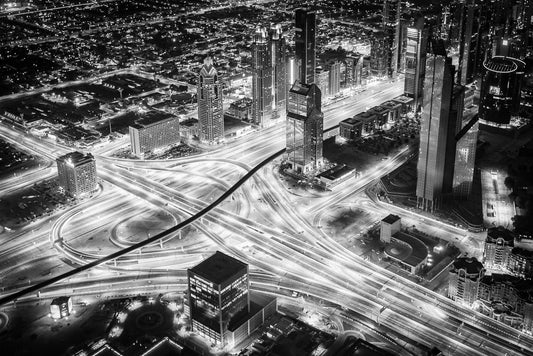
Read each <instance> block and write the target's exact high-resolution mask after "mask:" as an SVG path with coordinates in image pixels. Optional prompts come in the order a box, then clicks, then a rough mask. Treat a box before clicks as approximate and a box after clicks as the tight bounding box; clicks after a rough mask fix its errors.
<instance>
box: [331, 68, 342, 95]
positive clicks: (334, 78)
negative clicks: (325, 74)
mask: <svg viewBox="0 0 533 356" xmlns="http://www.w3.org/2000/svg"><path fill="white" fill-rule="evenodd" d="M328 82H329V85H328V95H329V96H333V95H336V94H337V93H338V92H339V91H340V90H341V64H340V62H335V63H333V64H332V65H331V66H330V67H329V78H328Z"/></svg>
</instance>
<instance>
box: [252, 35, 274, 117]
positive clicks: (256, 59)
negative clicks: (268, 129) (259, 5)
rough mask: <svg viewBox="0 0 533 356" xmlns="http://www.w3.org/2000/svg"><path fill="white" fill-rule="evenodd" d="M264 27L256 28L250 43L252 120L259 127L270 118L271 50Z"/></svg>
mask: <svg viewBox="0 0 533 356" xmlns="http://www.w3.org/2000/svg"><path fill="white" fill-rule="evenodd" d="M269 42H270V41H269V39H268V37H267V32H266V29H265V28H263V27H259V28H257V31H256V32H255V35H254V42H253V45H252V120H253V122H254V124H256V125H259V126H261V127H263V126H266V125H268V124H269V123H270V120H271V119H272V52H271V46H270V43H269Z"/></svg>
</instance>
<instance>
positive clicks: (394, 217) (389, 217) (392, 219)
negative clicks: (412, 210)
mask: <svg viewBox="0 0 533 356" xmlns="http://www.w3.org/2000/svg"><path fill="white" fill-rule="evenodd" d="M398 220H400V217H399V216H398V215H394V214H389V215H387V216H386V217H385V218H383V220H381V221H383V222H385V223H387V224H394V223H395V222H396V221H398Z"/></svg>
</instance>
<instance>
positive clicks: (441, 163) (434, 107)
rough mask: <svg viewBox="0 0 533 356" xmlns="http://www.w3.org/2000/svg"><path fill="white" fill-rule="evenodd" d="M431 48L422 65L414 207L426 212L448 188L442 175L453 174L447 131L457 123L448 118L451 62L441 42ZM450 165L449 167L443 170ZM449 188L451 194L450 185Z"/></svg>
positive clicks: (451, 72)
mask: <svg viewBox="0 0 533 356" xmlns="http://www.w3.org/2000/svg"><path fill="white" fill-rule="evenodd" d="M431 47H432V48H431V51H430V54H429V55H428V58H427V61H426V76H425V80H424V98H423V110H422V118H421V128H420V152H419V155H418V165H417V176H418V177H417V186H416V196H417V205H418V207H419V208H421V209H424V210H428V211H434V210H435V209H436V208H437V207H438V206H439V205H440V203H441V199H442V195H443V191H446V190H447V188H448V187H446V184H448V183H447V182H445V174H446V173H445V172H446V171H447V170H451V171H452V172H453V162H449V161H450V160H449V159H447V151H450V150H449V147H448V145H449V144H450V142H452V143H455V139H454V138H455V137H454V135H450V132H455V131H456V129H457V128H456V127H450V125H451V126H454V125H457V123H456V121H457V120H456V119H454V118H452V117H451V116H452V115H451V111H452V95H453V89H454V87H453V75H454V69H453V66H452V62H451V58H449V57H447V55H446V50H445V48H444V43H443V42H442V41H439V42H437V41H434V42H433V43H432V46H431ZM450 136H451V137H450ZM447 147H448V148H447ZM452 161H453V160H452ZM450 163H451V167H450V166H447V165H448V164H450ZM449 185H450V187H449V188H450V189H449V190H451V182H450V183H449Z"/></svg>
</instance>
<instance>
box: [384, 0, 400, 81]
mask: <svg viewBox="0 0 533 356" xmlns="http://www.w3.org/2000/svg"><path fill="white" fill-rule="evenodd" d="M401 6H402V2H401V0H384V1H383V14H382V16H383V31H384V32H385V39H386V43H387V46H386V47H387V48H388V52H387V57H386V58H387V59H386V60H387V69H388V75H390V76H395V75H396V74H397V73H398V63H399V61H400V30H401V27H400V26H401V25H400V15H401Z"/></svg>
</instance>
